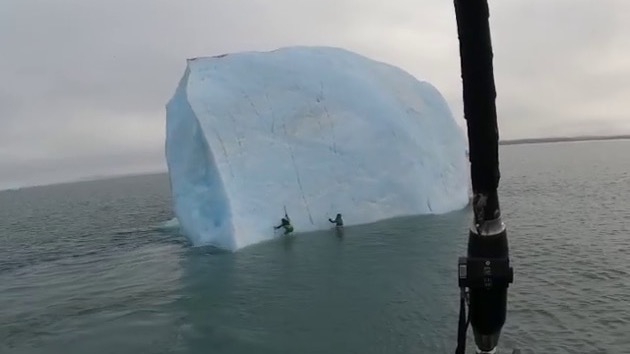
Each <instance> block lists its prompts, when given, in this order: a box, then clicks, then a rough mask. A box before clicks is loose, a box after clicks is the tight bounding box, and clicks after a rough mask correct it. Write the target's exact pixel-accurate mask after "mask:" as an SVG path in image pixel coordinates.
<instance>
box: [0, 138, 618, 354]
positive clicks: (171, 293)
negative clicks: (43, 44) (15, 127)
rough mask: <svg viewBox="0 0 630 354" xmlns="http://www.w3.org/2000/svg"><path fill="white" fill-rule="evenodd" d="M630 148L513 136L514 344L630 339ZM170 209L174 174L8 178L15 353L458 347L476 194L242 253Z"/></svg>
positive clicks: (5, 244)
mask: <svg viewBox="0 0 630 354" xmlns="http://www.w3.org/2000/svg"><path fill="white" fill-rule="evenodd" d="M628 152H630V141H607V142H583V143H560V144H540V145H519V146H502V147H501V170H502V180H501V190H500V196H501V202H502V208H503V210H504V216H505V221H506V223H507V225H508V227H509V237H510V247H511V255H512V258H513V264H514V267H515V272H516V275H515V276H516V279H515V284H513V286H512V287H511V288H510V290H509V296H510V297H509V304H508V306H509V312H508V320H507V324H506V326H505V327H504V331H503V336H502V339H501V344H502V345H503V347H504V348H512V347H519V348H521V350H522V352H523V353H630V270H629V269H630V255H629V254H630V153H628ZM172 217H173V215H172V212H171V204H170V195H169V186H168V177H167V176H166V175H152V176H139V177H125V178H119V179H111V180H104V181H93V182H82V183H74V184H66V185H55V186H46V187H37V188H28V189H22V190H18V191H5V192H0V353H2V354H5V353H6V354H13V353H16V354H17V353H20V354H21V353H29V354H30V353H47V354H53V353H64V354H70V353H81V354H88V353H89V354H101V353H117V354H122V353H217V354H218V353H300V354H304V353H318V354H321V353H362V354H369V353H453V352H454V348H455V339H456V332H457V315H458V305H459V303H458V288H457V277H456V265H457V257H458V256H460V255H464V252H465V246H466V239H467V226H468V224H469V220H470V218H471V215H470V211H469V210H462V211H457V212H453V213H450V214H447V215H441V216H422V217H411V218H402V219H397V220H388V221H383V222H379V223H376V224H371V225H363V226H358V227H348V228H346V230H345V234H344V235H343V237H338V236H337V235H335V234H334V233H333V232H332V231H324V232H315V233H308V234H298V235H296V237H293V238H278V239H276V240H273V241H270V242H265V243H261V244H258V245H254V246H251V247H248V248H245V249H243V250H241V251H239V252H237V253H234V254H230V253H223V252H218V251H216V250H213V249H211V248H208V247H201V248H193V247H190V245H189V244H188V242H187V240H186V238H185V237H184V236H182V235H180V234H179V232H178V230H177V228H174V227H172V226H170V225H169V224H168V223H166V222H167V221H168V220H170V219H171V218H172ZM469 342H471V340H469ZM503 352H504V353H507V352H508V350H504V351H503Z"/></svg>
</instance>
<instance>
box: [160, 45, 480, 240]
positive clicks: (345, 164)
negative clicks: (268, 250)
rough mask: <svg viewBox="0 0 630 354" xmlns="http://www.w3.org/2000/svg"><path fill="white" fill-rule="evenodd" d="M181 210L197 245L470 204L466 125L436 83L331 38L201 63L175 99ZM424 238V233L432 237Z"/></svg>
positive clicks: (173, 150) (175, 169)
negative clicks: (285, 226)
mask: <svg viewBox="0 0 630 354" xmlns="http://www.w3.org/2000/svg"><path fill="white" fill-rule="evenodd" d="M166 111H167V117H166V124H167V135H166V159H167V164H168V171H169V175H170V179H171V190H172V194H173V204H174V211H175V215H176V216H177V218H178V220H179V223H180V227H181V229H182V231H183V232H184V234H186V235H187V237H189V239H190V240H191V242H192V243H193V244H194V245H213V246H216V247H220V248H224V249H228V250H237V249H239V248H241V247H244V246H247V245H250V244H253V243H257V242H260V241H263V240H267V239H270V238H273V237H275V236H276V235H277V233H274V230H273V226H274V225H278V224H279V223H280V218H281V217H282V216H283V215H284V207H286V210H287V211H288V214H289V217H290V218H291V221H292V224H293V225H294V227H295V232H296V233H299V232H304V231H312V230H317V229H326V228H330V227H331V226H332V224H331V223H330V222H329V221H328V218H329V217H330V218H334V216H335V214H336V213H342V214H343V217H344V222H345V225H346V226H351V225H355V224H362V223H369V222H374V221H378V220H381V219H386V218H391V217H396V216H404V215H418V214H428V213H444V212H449V211H453V210H456V209H461V208H463V207H465V206H466V204H467V203H468V184H469V183H468V181H469V172H468V162H467V159H466V155H465V151H466V148H467V146H466V138H465V132H464V131H463V130H462V129H461V128H460V127H459V126H458V125H457V124H456V122H455V120H454V118H453V116H452V114H451V111H450V109H449V107H448V105H447V104H446V102H445V100H444V99H443V97H442V95H441V94H440V93H439V92H438V91H437V90H436V89H435V88H434V87H433V86H432V85H430V84H429V83H426V82H422V81H418V80H417V79H415V78H414V77H413V76H411V75H410V74H408V73H406V72H404V71H403V70H401V69H399V68H396V67H394V66H391V65H387V64H384V63H381V62H377V61H374V60H372V59H369V58H366V57H364V56H361V55H358V54H356V53H353V52H350V51H346V50H343V49H339V48H329V47H288V48H281V49H278V50H275V51H271V52H242V53H234V54H229V55H225V56H219V57H207V58H195V59H190V60H188V63H187V68H186V71H185V73H184V75H183V77H182V79H181V81H180V83H179V86H178V88H177V90H176V92H175V94H174V95H173V97H172V99H171V100H170V101H169V102H168V104H167V106H166ZM418 237H422V236H421V235H419V236H418Z"/></svg>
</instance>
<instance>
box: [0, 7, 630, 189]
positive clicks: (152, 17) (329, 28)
mask: <svg viewBox="0 0 630 354" xmlns="http://www.w3.org/2000/svg"><path fill="white" fill-rule="evenodd" d="M490 11H491V30H492V36H493V45H494V54H495V60H494V64H495V77H496V83H497V91H498V98H497V107H498V113H499V127H500V132H501V137H502V138H505V139H510V138H523V137H539V136H556V135H576V134H609V133H622V132H623V133H630V119H628V118H629V117H628V113H629V112H630V99H628V98H629V97H630V21H628V19H629V18H630V1H628V0H490ZM289 45H329V46H340V47H344V48H347V49H350V50H353V51H355V52H358V53H360V54H364V55H367V56H369V57H371V58H373V59H377V60H382V61H386V62H388V63H391V64H394V65H397V66H399V67H401V68H403V69H405V70H407V71H408V72H410V73H411V74H413V75H415V76H416V77H417V78H418V79H421V80H427V81H429V82H431V83H432V84H434V85H435V86H436V87H437V88H438V89H439V90H440V91H441V92H442V94H443V95H444V96H445V97H446V99H447V100H448V102H449V103H450V105H451V109H452V110H453V113H454V114H455V115H456V116H458V117H459V118H460V119H461V116H462V115H463V114H462V104H461V80H460V71H459V70H460V69H459V52H458V42H457V33H456V25H455V15H454V8H453V2H452V1H451V0H396V1H383V0H273V1H272V0H221V1H219V0H133V1H131V0H55V1H50V0H0V78H1V80H0V188H2V187H10V186H14V185H25V184H33V183H47V182H56V181H61V180H67V179H76V178H81V177H85V176H92V175H106V174H118V173H136V172H144V171H157V170H165V162H164V128H165V110H164V105H165V104H166V102H167V100H168V99H169V98H170V96H171V95H172V94H173V92H174V90H175V87H176V85H177V82H178V80H179V78H180V76H181V75H182V73H183V70H184V66H185V64H186V61H185V59H186V58H189V57H197V56H208V55H216V54H220V53H226V52H234V51H243V50H272V49H275V48H278V47H283V46H289Z"/></svg>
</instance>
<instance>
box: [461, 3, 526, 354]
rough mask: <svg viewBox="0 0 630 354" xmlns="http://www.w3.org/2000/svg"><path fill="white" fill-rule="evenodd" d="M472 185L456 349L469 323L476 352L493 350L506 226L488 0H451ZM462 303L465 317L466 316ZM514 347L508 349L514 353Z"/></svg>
mask: <svg viewBox="0 0 630 354" xmlns="http://www.w3.org/2000/svg"><path fill="white" fill-rule="evenodd" d="M454 4H455V17H456V20H457V33H458V38H459V50H460V64H461V72H462V84H463V99H464V117H465V119H466V125H467V130H468V144H469V147H468V149H469V160H470V164H471V165H470V166H471V167H470V172H471V178H472V188H473V201H472V207H473V213H474V218H473V225H472V226H471V228H470V231H469V233H468V254H467V257H460V258H459V263H458V278H459V288H460V310H459V311H460V313H459V327H458V331H457V349H456V351H455V353H456V354H464V353H465V350H466V348H465V347H466V331H467V329H468V325H469V324H470V326H471V327H472V330H473V335H474V339H475V344H476V347H477V353H496V351H497V347H498V344H499V337H500V335H501V329H502V328H503V325H504V324H505V319H506V310H507V289H508V286H509V284H510V283H512V282H513V278H514V275H513V269H512V267H511V266H510V259H509V250H508V240H507V230H506V226H505V224H504V223H503V221H502V220H501V209H500V207H499V195H498V192H497V189H498V187H499V179H500V172H499V132H498V127H497V112H496V105H495V99H496V88H495V84H494V74H493V66H492V57H493V54H492V42H491V39H490V24H489V16H490V12H489V8H488V0H454ZM466 305H468V311H469V313H468V317H466ZM518 352H519V351H518V350H515V351H514V353H518Z"/></svg>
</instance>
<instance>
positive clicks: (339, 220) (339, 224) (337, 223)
mask: <svg viewBox="0 0 630 354" xmlns="http://www.w3.org/2000/svg"><path fill="white" fill-rule="evenodd" d="M328 221H330V222H331V223H333V224H335V226H337V227H342V226H343V219H342V218H341V214H337V217H335V220H333V219H330V218H329V219H328Z"/></svg>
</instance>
